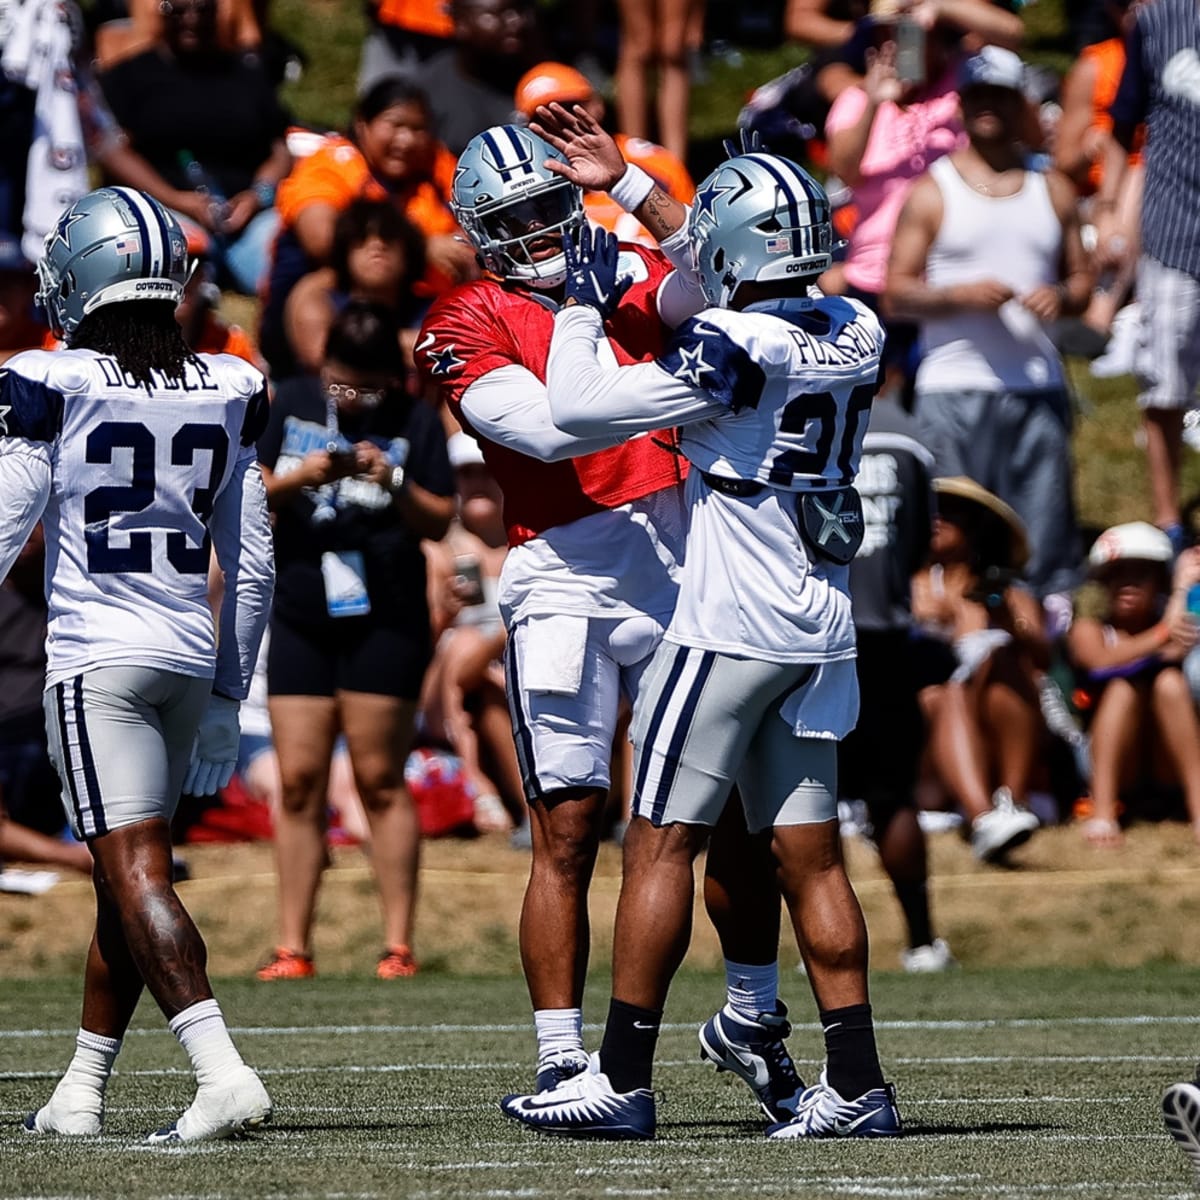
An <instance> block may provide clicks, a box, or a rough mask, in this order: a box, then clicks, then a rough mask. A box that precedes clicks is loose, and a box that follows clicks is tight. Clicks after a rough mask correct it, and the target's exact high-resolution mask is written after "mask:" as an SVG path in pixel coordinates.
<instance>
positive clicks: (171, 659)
mask: <svg viewBox="0 0 1200 1200" xmlns="http://www.w3.org/2000/svg"><path fill="white" fill-rule="evenodd" d="M266 415H267V396H266V389H265V384H264V381H263V378H262V376H261V375H260V374H259V373H258V372H257V371H256V370H255V369H254V368H253V367H251V366H249V365H248V364H247V363H245V362H243V361H242V360H241V359H239V358H234V357H232V356H230V355H199V356H197V358H196V359H194V360H192V361H189V363H188V365H187V367H186V370H185V376H184V379H183V382H182V384H180V383H171V382H169V381H167V380H163V381H162V382H161V383H160V385H159V386H157V387H154V388H152V389H149V390H148V389H146V388H144V387H141V386H139V385H137V384H136V383H134V382H133V381H132V380H131V379H129V378H127V377H126V376H125V375H124V374H123V373H122V371H121V369H120V367H119V366H118V365H117V363H116V361H115V360H114V359H113V358H111V357H109V356H107V355H103V354H99V353H97V352H96V351H93V350H61V351H57V352H54V353H49V352H45V351H40V350H35V351H29V352H27V353H24V354H20V355H17V356H16V357H15V358H12V359H10V360H9V361H8V363H7V364H6V365H5V368H4V369H3V370H0V513H3V514H4V526H5V528H4V529H2V530H0V577H3V575H4V574H5V573H7V571H8V568H9V567H10V566H11V563H12V560H13V559H14V558H15V557H16V554H17V553H18V552H19V550H20V548H21V545H22V544H23V542H24V540H25V538H26V537H27V536H28V533H29V531H30V529H31V528H32V526H33V524H34V523H35V522H36V520H37V519H38V517H39V516H41V518H42V520H43V524H44V528H45V537H46V579H47V589H48V597H47V598H48V601H49V630H48V636H47V643H46V644H47V658H48V674H47V686H51V685H53V684H55V683H57V682H59V681H60V680H62V679H65V678H68V677H70V676H73V675H76V674H78V673H79V672H81V671H84V670H87V669H89V668H91V667H96V666H101V665H109V664H117V663H120V664H125V665H144V666H153V667H159V668H162V669H165V670H170V671H176V672H179V673H180V674H185V675H199V676H204V675H213V674H214V671H215V674H216V678H215V680H214V689H215V690H217V691H219V692H222V693H223V694H225V695H229V696H231V697H233V698H237V699H241V698H242V697H244V696H245V694H246V688H247V687H248V685H249V682H250V675H251V672H252V670H253V666H254V657H255V656H256V654H257V651H258V640H259V638H261V634H262V628H263V626H264V624H265V620H266V616H267V609H268V607H269V603H270V595H271V586H272V582H273V565H272V557H271V544H270V528H269V523H268V518H267V514H266V505H265V493H264V490H263V487H262V477H261V472H260V471H259V468H258V466H257V461H256V454H255V446H254V443H255V439H256V438H257V436H258V434H259V433H260V432H261V430H262V428H263V426H264V425H265V422H266ZM210 533H211V537H212V541H213V542H214V543H215V544H216V548H217V556H218V561H219V562H220V563H221V566H222V568H223V569H224V571H225V574H226V598H225V601H224V602H223V605H222V616H221V627H222V629H221V632H222V637H221V655H220V661H219V662H218V661H217V659H216V641H215V637H214V629H213V619H212V612H211V609H210V608H209V604H208V588H207V583H208V565H209V550H210Z"/></svg>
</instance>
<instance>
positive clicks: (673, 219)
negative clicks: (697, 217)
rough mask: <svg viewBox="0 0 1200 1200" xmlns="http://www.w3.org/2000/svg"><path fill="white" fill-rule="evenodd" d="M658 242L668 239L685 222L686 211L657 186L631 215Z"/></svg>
mask: <svg viewBox="0 0 1200 1200" xmlns="http://www.w3.org/2000/svg"><path fill="white" fill-rule="evenodd" d="M633 215H634V216H635V217H637V219H638V220H639V221H641V223H642V224H643V225H645V227H646V228H647V229H648V230H649V231H650V232H651V233H652V234H653V235H654V237H655V238H656V239H657V240H658V241H660V242H661V241H662V240H663V239H664V238H668V237H670V236H671V234H673V233H674V232H675V231H676V230H677V229H679V228H680V227H681V226H682V225H683V224H684V223H685V222H686V221H687V209H686V208H685V207H684V206H683V205H682V204H680V203H679V201H678V200H676V199H674V197H672V196H669V195H667V193H666V192H664V191H663V190H662V188H660V187H658V186H657V185H656V186H655V187H653V188H651V189H650V194H649V195H648V196H647V197H646V199H645V200H643V201H642V202H641V204H639V205H638V207H637V210H636V212H634V214H633Z"/></svg>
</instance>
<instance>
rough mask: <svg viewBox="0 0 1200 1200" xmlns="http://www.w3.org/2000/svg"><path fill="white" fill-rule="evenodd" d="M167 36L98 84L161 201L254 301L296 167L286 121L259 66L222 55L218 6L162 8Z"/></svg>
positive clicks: (193, 0)
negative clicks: (197, 231)
mask: <svg viewBox="0 0 1200 1200" xmlns="http://www.w3.org/2000/svg"><path fill="white" fill-rule="evenodd" d="M161 7H162V12H163V16H164V23H163V30H162V36H161V38H160V39H159V40H158V41H157V42H156V43H155V45H154V46H153V47H152V48H151V49H149V50H145V51H143V52H142V53H141V54H139V55H137V56H136V57H134V58H131V59H129V60H127V61H125V62H122V63H119V64H118V65H117V66H116V67H114V68H113V69H112V70H111V71H108V72H106V73H105V74H104V75H103V76H102V77H101V81H100V82H101V86H102V87H103V89H104V95H105V98H106V99H107V100H108V103H109V105H110V106H111V108H112V110H113V113H114V115H115V116H116V118H117V120H118V121H119V122H120V124H121V128H122V129H123V130H124V131H125V133H126V135H127V136H128V138H129V140H130V143H131V144H132V146H133V148H134V149H135V150H136V151H137V152H138V153H139V154H141V155H142V156H143V157H144V158H145V159H146V160H147V161H148V162H149V163H150V165H151V166H152V167H153V168H154V170H155V171H157V172H158V174H159V175H161V176H162V179H163V180H164V181H165V182H166V184H167V187H166V189H165V190H164V189H162V188H158V189H156V188H154V187H148V188H147V189H146V190H148V191H149V192H150V194H151V195H152V196H154V197H155V198H156V199H158V200H161V201H162V203H163V204H165V205H167V206H168V207H169V208H172V209H174V210H175V211H176V212H178V213H179V214H180V215H181V216H182V217H183V218H184V219H185V220H186V221H189V222H191V223H193V224H194V225H197V226H199V227H200V228H201V229H202V230H204V231H205V232H206V233H207V234H208V235H209V237H210V238H211V239H212V241H213V256H214V260H215V261H216V262H217V264H218V266H219V267H220V269H221V271H222V272H223V273H225V274H227V275H228V277H229V279H230V280H231V281H232V283H233V284H234V285H236V286H237V288H238V289H239V290H240V291H242V292H246V293H251V294H252V293H254V292H255V291H256V290H257V288H258V286H259V284H260V282H261V281H262V279H263V278H264V276H265V274H266V267H267V261H268V254H269V250H270V245H271V241H272V239H273V238H274V236H275V231H276V229H277V228H278V226H279V218H278V214H277V213H276V212H275V209H274V203H275V190H276V187H277V186H278V184H279V182H280V180H282V179H283V178H284V176H285V175H287V173H288V170H289V169H290V167H291V155H290V154H289V153H288V149H287V145H286V143H285V141H284V134H285V132H286V130H287V125H288V116H287V113H286V112H285V111H284V110H283V108H282V107H281V106H280V104H279V102H278V101H277V100H276V98H275V92H274V89H273V87H272V86H271V84H270V82H269V81H268V79H267V77H266V74H265V72H264V71H263V69H262V67H261V65H260V64H259V63H258V62H257V61H256V60H253V59H248V58H244V57H240V56H239V55H237V54H235V53H233V52H231V51H228V50H224V49H222V48H221V44H220V41H219V38H218V32H217V3H216V0H163V3H162V6H161Z"/></svg>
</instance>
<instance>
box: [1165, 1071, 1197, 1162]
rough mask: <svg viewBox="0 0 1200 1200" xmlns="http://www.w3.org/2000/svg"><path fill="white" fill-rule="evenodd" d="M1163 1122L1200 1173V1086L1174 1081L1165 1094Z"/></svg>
mask: <svg viewBox="0 0 1200 1200" xmlns="http://www.w3.org/2000/svg"><path fill="white" fill-rule="evenodd" d="M1162 1110H1163V1122H1164V1124H1165V1125H1166V1127H1167V1132H1168V1133H1169V1134H1170V1135H1171V1136H1172V1137H1173V1138H1174V1139H1175V1140H1176V1141H1177V1142H1178V1143H1179V1145H1180V1147H1181V1148H1182V1150H1183V1152H1184V1154H1186V1155H1187V1156H1188V1160H1189V1161H1190V1162H1191V1164H1192V1166H1193V1167H1194V1168H1195V1169H1196V1172H1197V1174H1198V1175H1200V1086H1197V1084H1196V1083H1173V1084H1171V1086H1170V1087H1169V1088H1167V1090H1166V1092H1165V1093H1164V1094H1163V1099H1162Z"/></svg>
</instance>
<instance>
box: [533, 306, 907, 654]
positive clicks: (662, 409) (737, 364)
mask: <svg viewBox="0 0 1200 1200" xmlns="http://www.w3.org/2000/svg"><path fill="white" fill-rule="evenodd" d="M589 313H590V314H591V315H589ZM594 318H595V314H594V312H592V310H588V309H587V308H585V307H582V306H578V307H574V308H570V309H568V310H566V312H565V313H564V314H562V315H560V316H559V317H558V318H557V319H556V332H555V343H554V346H553V347H552V350H551V358H550V371H549V392H550V404H551V409H552V411H553V413H554V420H555V423H556V424H558V425H560V427H562V428H564V429H566V430H567V431H568V432H570V433H572V434H575V435H578V436H583V435H584V434H585V433H595V432H598V431H599V430H600V429H602V428H608V429H610V430H612V431H614V432H619V433H620V434H622V435H624V436H629V435H630V434H631V433H632V432H634V431H636V430H640V429H645V428H653V427H661V426H664V425H669V424H673V423H674V424H678V425H680V426H682V428H681V431H680V432H681V443H680V445H681V449H682V452H683V454H684V455H685V456H686V457H687V459H688V460H689V461H690V463H691V464H692V471H691V472H690V474H689V476H688V482H687V499H688V532H687V543H686V550H685V557H684V563H683V569H682V574H681V577H680V590H679V600H678V603H677V606H676V609H675V615H674V618H673V620H672V622H671V625H670V628H669V629H668V631H667V635H666V636H667V638H668V639H669V640H671V641H674V642H677V643H680V644H682V645H687V646H696V647H699V648H702V649H708V650H716V651H718V652H720V653H724V654H731V655H746V656H748V657H752V658H767V659H771V660H774V661H779V662H827V661H835V660H838V659H845V658H851V657H853V655H854V625H853V621H852V619H851V613H850V596H849V567H848V566H842V565H838V564H837V563H835V562H832V561H830V560H829V559H827V558H825V557H822V556H818V555H815V554H813V553H812V552H810V550H809V549H808V547H807V545H806V543H805V541H804V538H803V536H802V535H801V532H800V516H799V512H798V503H799V498H800V496H801V495H802V494H803V493H804V492H805V491H814V490H820V489H827V488H837V487H843V486H845V485H848V484H850V483H852V482H853V480H854V477H855V474H856V473H857V471H858V464H859V458H860V456H861V453H862V442H863V436H864V434H865V433H866V428H867V420H868V416H869V413H870V408H871V401H872V398H873V397H874V394H875V387H876V378H877V375H878V370H879V357H880V353H881V351H882V348H883V330H882V329H881V327H880V325H879V322H878V320H877V319H876V318H875V316H874V314H873V313H871V312H870V310H869V309H867V308H866V306H865V305H862V304H860V303H858V302H857V301H853V300H846V299H843V298H840V297H827V298H822V299H819V300H817V301H815V302H812V301H808V302H801V301H797V300H775V301H770V302H767V303H762V304H756V305H751V306H750V307H749V308H747V309H745V310H744V311H741V312H735V311H732V310H727V309H706V310H705V311H704V312H702V313H700V314H699V315H698V316H696V317H694V318H692V319H691V320H689V321H686V322H684V323H683V324H682V325H681V326H680V327H679V329H678V330H677V331H676V334H675V337H674V339H673V341H672V343H671V344H670V346H669V347H668V348H667V350H666V351H665V352H664V353H663V354H662V355H661V356H660V357H659V358H658V359H657V360H656V361H655V362H653V363H645V364H638V365H636V366H632V367H625V368H622V369H621V370H619V371H605V370H604V369H603V368H602V367H601V366H600V365H599V363H598V362H596V361H595V356H594V355H591V356H590V359H589V351H588V346H589V345H590V342H591V338H592V335H593V333H594V330H595V329H596V328H598V327H599V322H598V321H596V320H595V319H594ZM705 474H710V475H713V476H718V477H720V478H722V479H726V480H734V481H742V482H744V483H745V484H748V485H749V487H748V488H746V489H745V490H746V491H753V492H755V494H753V495H731V494H727V493H726V492H724V491H722V490H719V489H714V488H713V487H712V486H710V485H709V483H707V482H706V481H705V479H704V475H705ZM755 485H762V486H761V487H756V486H755Z"/></svg>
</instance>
